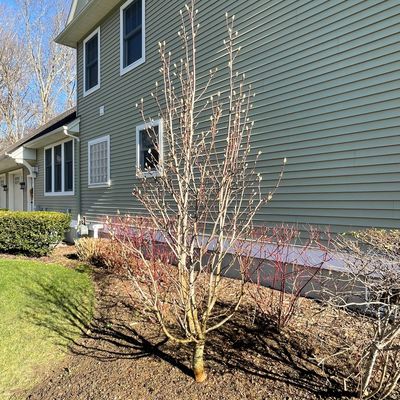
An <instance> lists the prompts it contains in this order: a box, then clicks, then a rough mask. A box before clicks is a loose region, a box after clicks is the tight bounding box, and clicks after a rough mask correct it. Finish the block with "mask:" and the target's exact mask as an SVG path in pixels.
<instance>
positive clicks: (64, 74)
mask: <svg viewBox="0 0 400 400" xmlns="http://www.w3.org/2000/svg"><path fill="white" fill-rule="evenodd" d="M65 7H66V3H65V2H62V1H60V0H57V1H55V2H50V1H43V2H42V1H32V0H19V1H17V3H16V5H14V6H10V5H3V6H1V3H0V17H1V22H2V24H1V26H0V143H3V145H6V144H8V143H12V142H15V141H16V140H18V139H20V138H21V137H22V136H24V135H25V134H26V132H28V131H29V130H31V129H33V128H36V127H38V126H40V125H42V124H44V123H46V122H47V121H49V120H50V119H51V118H52V117H54V116H55V115H56V114H58V113H60V112H62V111H64V110H65V109H68V108H71V107H72V106H73V105H74V103H75V60H74V52H73V50H71V49H68V48H66V47H65V46H60V45H57V44H56V43H54V41H53V39H54V37H55V36H56V35H57V34H58V33H59V32H60V30H62V29H63V27H64V24H65V21H66V16H67V10H66V8H65Z"/></svg>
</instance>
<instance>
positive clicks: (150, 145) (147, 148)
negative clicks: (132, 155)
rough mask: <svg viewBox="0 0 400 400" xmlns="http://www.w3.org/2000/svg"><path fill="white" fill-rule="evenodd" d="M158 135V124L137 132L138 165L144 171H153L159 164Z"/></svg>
mask: <svg viewBox="0 0 400 400" xmlns="http://www.w3.org/2000/svg"><path fill="white" fill-rule="evenodd" d="M158 135H159V127H158V126H154V127H152V128H150V129H143V130H141V131H140V132H139V146H140V148H139V156H140V160H139V165H140V169H141V170H142V171H144V172H146V171H147V172H149V171H155V170H156V169H157V166H158V164H159V161H160V154H159V151H158Z"/></svg>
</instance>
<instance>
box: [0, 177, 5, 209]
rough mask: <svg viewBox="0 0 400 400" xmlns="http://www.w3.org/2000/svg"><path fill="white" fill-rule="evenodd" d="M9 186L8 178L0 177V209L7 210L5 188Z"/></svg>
mask: <svg viewBox="0 0 400 400" xmlns="http://www.w3.org/2000/svg"><path fill="white" fill-rule="evenodd" d="M6 184H7V182H6V176H5V175H1V176H0V209H4V208H7V192H5V191H4V186H5V185H6Z"/></svg>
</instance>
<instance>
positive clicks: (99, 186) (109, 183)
mask: <svg viewBox="0 0 400 400" xmlns="http://www.w3.org/2000/svg"><path fill="white" fill-rule="evenodd" d="M110 186H111V182H108V183H98V184H92V185H88V188H89V189H102V188H109V187H110Z"/></svg>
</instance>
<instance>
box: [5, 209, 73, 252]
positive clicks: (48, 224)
mask: <svg viewBox="0 0 400 400" xmlns="http://www.w3.org/2000/svg"><path fill="white" fill-rule="evenodd" d="M70 223H71V216H70V215H69V214H63V213H58V212H41V211H40V212H26V211H0V252H1V253H11V254H25V255H28V256H33V257H40V256H45V255H48V254H49V253H50V252H51V251H52V250H53V248H54V247H55V246H56V245H57V244H58V243H60V242H61V241H62V240H63V239H64V235H65V233H66V231H67V230H68V229H69V227H70Z"/></svg>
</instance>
